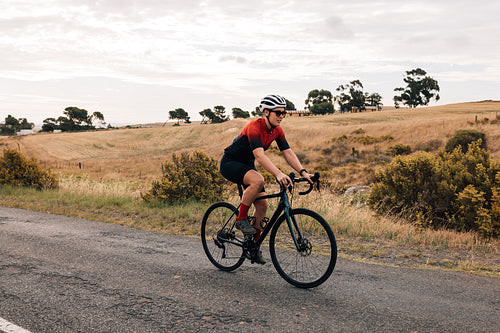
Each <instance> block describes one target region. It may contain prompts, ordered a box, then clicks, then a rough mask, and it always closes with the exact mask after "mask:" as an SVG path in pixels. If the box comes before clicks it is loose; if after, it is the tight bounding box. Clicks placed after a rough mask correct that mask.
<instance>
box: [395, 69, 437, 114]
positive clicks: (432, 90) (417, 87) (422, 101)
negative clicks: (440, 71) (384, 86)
mask: <svg viewBox="0 0 500 333" xmlns="http://www.w3.org/2000/svg"><path fill="white" fill-rule="evenodd" d="M426 74H427V72H426V71H424V70H423V69H421V68H416V69H413V70H411V71H407V72H406V77H405V78H404V79H403V81H404V82H405V83H406V84H407V85H406V88H395V89H394V91H398V92H401V95H399V96H397V95H396V96H394V105H395V106H396V107H397V108H398V107H399V103H403V104H404V105H408V106H409V107H410V108H416V107H417V106H419V105H428V104H429V102H430V101H431V99H434V100H435V101H439V98H440V97H439V84H438V82H437V81H436V80H434V79H433V78H432V77H430V76H426Z"/></svg>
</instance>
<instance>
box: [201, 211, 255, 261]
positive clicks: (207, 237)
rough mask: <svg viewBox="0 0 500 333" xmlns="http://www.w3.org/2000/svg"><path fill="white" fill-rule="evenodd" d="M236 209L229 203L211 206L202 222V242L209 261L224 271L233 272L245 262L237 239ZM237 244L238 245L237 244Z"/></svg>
mask: <svg viewBox="0 0 500 333" xmlns="http://www.w3.org/2000/svg"><path fill="white" fill-rule="evenodd" d="M237 217H238V210H237V209H236V207H234V206H233V205H231V204H230V203H228V202H217V203H215V204H213V205H212V206H210V207H209V208H208V209H207V211H206V212H205V215H204V216H203V220H202V222H201V242H202V243H203V249H204V250H205V254H206V255H207V257H208V259H209V260H210V261H211V262H212V264H214V265H215V266H216V267H217V268H219V269H221V270H223V271H232V270H235V269H236V268H238V267H240V266H241V264H243V261H245V257H244V256H243V247H242V246H240V245H239V244H241V241H239V240H238V239H237V238H236V231H237V230H235V228H234V223H235V222H236V218H237ZM235 243H236V244H235Z"/></svg>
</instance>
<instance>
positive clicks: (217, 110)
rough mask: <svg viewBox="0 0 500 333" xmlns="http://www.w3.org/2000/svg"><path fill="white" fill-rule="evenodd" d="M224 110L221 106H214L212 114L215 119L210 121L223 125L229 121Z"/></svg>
mask: <svg viewBox="0 0 500 333" xmlns="http://www.w3.org/2000/svg"><path fill="white" fill-rule="evenodd" d="M225 112H226V108H225V107H223V106H222V105H217V106H214V114H215V118H214V119H213V120H212V123H223V122H225V121H228V120H229V117H228V116H226V115H225Z"/></svg>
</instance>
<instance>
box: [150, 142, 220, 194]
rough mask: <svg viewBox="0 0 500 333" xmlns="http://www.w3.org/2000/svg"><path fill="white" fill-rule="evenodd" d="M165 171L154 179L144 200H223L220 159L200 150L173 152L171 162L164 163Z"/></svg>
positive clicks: (163, 169)
mask: <svg viewBox="0 0 500 333" xmlns="http://www.w3.org/2000/svg"><path fill="white" fill-rule="evenodd" d="M162 173H163V176H162V177H161V179H159V180H155V181H153V182H152V187H151V189H150V190H149V191H148V192H146V193H142V194H141V196H142V198H143V200H145V201H147V202H150V201H153V200H154V199H156V200H159V201H162V202H167V203H178V202H182V201H186V200H196V201H201V202H210V201H215V200H221V199H222V198H221V195H222V192H223V189H224V183H225V180H224V178H223V177H222V175H221V174H220V172H219V168H218V162H217V160H215V159H213V158H211V157H209V156H207V155H206V154H205V153H203V152H201V151H194V152H193V153H192V154H191V155H190V154H188V153H182V154H181V155H180V156H177V155H176V154H174V155H173V156H172V162H170V161H166V162H165V164H163V165H162Z"/></svg>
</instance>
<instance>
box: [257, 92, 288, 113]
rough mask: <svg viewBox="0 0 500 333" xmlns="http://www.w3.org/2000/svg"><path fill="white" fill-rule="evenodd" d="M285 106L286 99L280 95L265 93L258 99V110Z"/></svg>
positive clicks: (262, 110)
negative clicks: (260, 99)
mask: <svg viewBox="0 0 500 333" xmlns="http://www.w3.org/2000/svg"><path fill="white" fill-rule="evenodd" d="M284 107H286V101H285V99H284V98H283V97H281V96H280V95H267V96H266V97H264V98H263V99H262V101H260V105H259V108H260V111H261V112H264V109H269V110H272V109H276V108H284Z"/></svg>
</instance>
